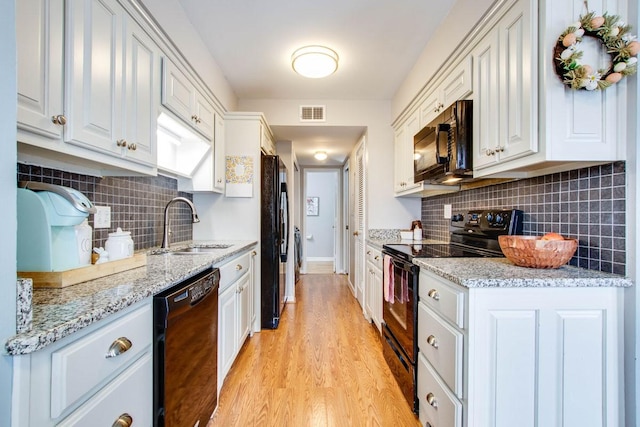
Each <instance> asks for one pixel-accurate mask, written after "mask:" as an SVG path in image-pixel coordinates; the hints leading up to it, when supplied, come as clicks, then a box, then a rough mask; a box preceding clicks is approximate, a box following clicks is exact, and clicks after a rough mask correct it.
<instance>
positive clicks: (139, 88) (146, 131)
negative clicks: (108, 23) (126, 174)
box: [121, 17, 160, 165]
mask: <svg viewBox="0 0 640 427" xmlns="http://www.w3.org/2000/svg"><path fill="white" fill-rule="evenodd" d="M125 54H126V56H125V64H126V84H125V96H126V109H125V111H126V114H125V116H124V118H123V119H124V122H125V128H126V133H125V140H126V141H127V143H126V146H123V147H121V149H122V152H123V155H125V156H126V158H127V159H129V160H131V161H134V162H138V163H143V164H148V165H153V164H155V163H156V133H157V124H158V123H157V118H158V101H159V95H160V51H159V49H158V48H157V46H156V44H155V43H154V42H153V40H151V38H150V37H149V36H148V35H147V34H146V33H145V32H144V31H143V30H142V28H140V26H139V25H138V24H136V23H135V21H134V20H133V19H131V18H129V17H126V39H125Z"/></svg>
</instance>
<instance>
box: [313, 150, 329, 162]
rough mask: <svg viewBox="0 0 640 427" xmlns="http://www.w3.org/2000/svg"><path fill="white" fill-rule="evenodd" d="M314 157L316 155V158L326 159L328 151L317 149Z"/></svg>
mask: <svg viewBox="0 0 640 427" xmlns="http://www.w3.org/2000/svg"><path fill="white" fill-rule="evenodd" d="M313 157H315V159H316V160H326V158H327V152H326V151H316V153H315V154H314V155H313Z"/></svg>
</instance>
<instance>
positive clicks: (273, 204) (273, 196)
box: [260, 155, 289, 329]
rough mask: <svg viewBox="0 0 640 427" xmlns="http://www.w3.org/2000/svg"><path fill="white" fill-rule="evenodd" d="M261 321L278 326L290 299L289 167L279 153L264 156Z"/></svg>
mask: <svg viewBox="0 0 640 427" xmlns="http://www.w3.org/2000/svg"><path fill="white" fill-rule="evenodd" d="M260 194H261V207H260V217H261V220H260V253H261V260H260V261H261V262H260V267H261V270H262V271H261V277H260V278H261V280H260V283H261V291H262V293H261V299H262V303H261V307H262V309H261V313H262V315H261V321H262V322H261V325H262V328H263V329H275V328H277V327H278V323H279V322H280V314H281V313H282V309H283V307H284V304H285V302H286V300H285V288H286V283H287V282H286V277H287V276H286V262H287V253H288V251H289V235H288V230H289V198H288V195H287V168H286V167H285V165H284V163H283V162H282V160H281V159H280V157H278V156H267V155H262V157H261V193H260Z"/></svg>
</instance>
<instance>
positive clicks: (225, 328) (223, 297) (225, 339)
mask: <svg viewBox="0 0 640 427" xmlns="http://www.w3.org/2000/svg"><path fill="white" fill-rule="evenodd" d="M237 318H238V303H237V298H236V287H235V285H231V286H229V287H228V288H227V289H225V290H224V291H223V292H222V293H221V294H220V295H219V297H218V391H219V390H220V388H221V387H222V383H223V382H224V378H225V377H226V376H227V372H229V369H230V368H231V365H232V364H233V360H234V358H235V355H236V341H237V338H236V337H237V336H238V332H237Z"/></svg>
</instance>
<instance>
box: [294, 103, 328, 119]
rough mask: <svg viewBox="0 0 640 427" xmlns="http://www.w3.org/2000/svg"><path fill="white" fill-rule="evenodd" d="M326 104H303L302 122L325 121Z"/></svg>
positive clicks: (301, 110)
mask: <svg viewBox="0 0 640 427" xmlns="http://www.w3.org/2000/svg"><path fill="white" fill-rule="evenodd" d="M324 110H325V106H324V105H301V106H300V121H301V122H324V121H326V117H325V114H324V113H325V111H324Z"/></svg>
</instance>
